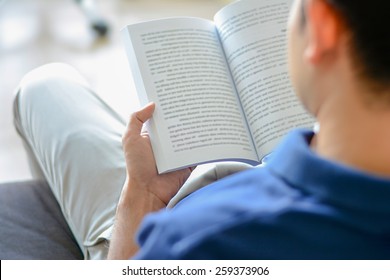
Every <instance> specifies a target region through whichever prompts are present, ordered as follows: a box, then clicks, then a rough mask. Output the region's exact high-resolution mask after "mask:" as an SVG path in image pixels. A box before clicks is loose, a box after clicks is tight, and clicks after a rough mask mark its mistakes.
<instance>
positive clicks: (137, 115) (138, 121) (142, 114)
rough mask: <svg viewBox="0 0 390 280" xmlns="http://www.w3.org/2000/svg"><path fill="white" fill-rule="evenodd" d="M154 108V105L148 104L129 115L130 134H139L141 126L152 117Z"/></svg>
mask: <svg viewBox="0 0 390 280" xmlns="http://www.w3.org/2000/svg"><path fill="white" fill-rule="evenodd" d="M155 107H156V106H155V104H154V103H149V104H148V105H146V106H145V107H143V108H142V109H141V110H139V111H137V112H134V113H133V114H132V115H131V117H130V122H129V130H130V131H131V133H135V134H138V135H139V134H140V133H141V130H142V126H143V124H144V123H145V122H146V121H147V120H148V119H150V118H151V117H152V115H153V112H154V109H155Z"/></svg>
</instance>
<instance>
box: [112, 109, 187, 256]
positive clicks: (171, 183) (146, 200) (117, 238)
mask: <svg viewBox="0 0 390 280" xmlns="http://www.w3.org/2000/svg"><path fill="white" fill-rule="evenodd" d="M154 108H155V105H154V104H153V103H151V104H149V105H147V106H146V107H144V108H143V109H141V110H140V111H137V112H135V113H134V114H132V116H131V119H130V122H129V124H128V126H127V130H126V132H125V134H124V136H123V139H122V144H123V150H124V153H125V159H126V167H127V180H126V183H125V185H124V187H123V190H122V194H121V197H120V201H119V204H118V208H117V214H116V222H115V226H114V231H113V235H112V239H111V242H110V250H109V253H108V258H119V259H125V258H130V257H131V256H132V255H134V254H135V253H136V251H137V250H138V247H137V245H136V244H135V240H134V237H135V233H136V231H137V228H138V226H139V224H140V222H141V221H142V219H143V218H144V216H145V215H146V214H148V213H150V212H153V211H157V210H159V209H161V208H164V207H165V206H166V205H167V204H168V202H169V200H170V199H171V198H172V197H173V196H174V195H175V194H176V193H177V191H178V190H179V188H180V187H181V186H182V185H183V184H184V182H185V181H186V180H187V178H188V177H189V176H190V174H191V169H189V168H187V169H184V170H179V171H175V172H171V173H167V174H162V175H160V174H158V172H157V168H156V163H155V159H154V156H153V151H152V148H151V145H150V141H149V136H148V134H147V133H146V132H143V131H142V128H143V125H144V123H145V122H146V121H147V120H148V119H150V118H151V116H152V114H153V112H154Z"/></svg>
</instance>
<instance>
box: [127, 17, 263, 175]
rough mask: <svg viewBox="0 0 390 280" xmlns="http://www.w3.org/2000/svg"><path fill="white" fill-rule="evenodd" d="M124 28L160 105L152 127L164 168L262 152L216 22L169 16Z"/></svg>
mask: <svg viewBox="0 0 390 280" xmlns="http://www.w3.org/2000/svg"><path fill="white" fill-rule="evenodd" d="M123 32H124V33H125V34H124V35H125V38H127V40H128V41H127V43H126V49H127V51H128V55H129V60H130V66H131V68H132V72H133V75H134V78H135V84H136V88H137V91H138V94H140V95H141V103H142V104H146V103H147V102H150V101H153V102H156V105H157V106H156V111H155V114H154V116H153V118H152V120H151V122H150V134H151V142H152V147H153V152H154V155H155V158H156V163H157V166H158V170H159V172H165V171H168V170H175V169H178V168H183V167H184V166H191V165H195V164H199V163H202V162H208V161H214V160H222V159H246V160H249V161H250V162H252V161H254V160H257V157H256V153H255V149H254V146H253V142H252V140H251V138H250V136H249V130H248V127H247V125H246V122H245V120H244V117H243V112H242V110H241V106H240V105H239V101H238V96H237V94H236V92H235V88H234V85H233V84H232V80H231V75H230V72H229V70H228V67H227V64H226V61H225V57H224V54H223V51H222V50H221V46H220V44H219V38H218V35H217V33H216V29H215V26H214V24H213V23H212V22H210V21H207V20H202V19H196V18H175V19H165V20H158V21H152V22H146V23H141V24H136V25H130V26H127V27H126V28H125V29H124V30H123Z"/></svg>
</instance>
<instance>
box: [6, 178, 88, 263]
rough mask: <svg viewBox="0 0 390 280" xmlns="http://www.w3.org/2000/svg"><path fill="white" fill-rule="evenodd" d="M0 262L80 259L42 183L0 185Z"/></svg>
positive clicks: (55, 203) (45, 184) (71, 238)
mask: <svg viewBox="0 0 390 280" xmlns="http://www.w3.org/2000/svg"><path fill="white" fill-rule="evenodd" d="M0 259H1V260H11V259H19V260H26V259H27V260H36V259H44V260H55V259H57V260H77V259H83V254H82V252H81V251H80V248H79V247H78V245H77V243H76V241H75V238H74V236H73V234H72V232H71V231H70V229H69V227H68V225H67V223H66V221H65V219H64V216H63V215H62V213H61V210H60V207H59V205H58V203H57V201H56V199H55V198H54V196H53V194H52V192H51V190H50V188H49V186H48V185H47V183H46V182H42V181H33V180H32V181H24V182H13V183H2V184H0Z"/></svg>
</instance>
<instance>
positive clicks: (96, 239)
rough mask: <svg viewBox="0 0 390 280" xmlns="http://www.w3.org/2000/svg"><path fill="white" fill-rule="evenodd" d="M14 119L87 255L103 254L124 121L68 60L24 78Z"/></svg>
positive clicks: (120, 170) (118, 185)
mask: <svg viewBox="0 0 390 280" xmlns="http://www.w3.org/2000/svg"><path fill="white" fill-rule="evenodd" d="M15 125H16V127H17V129H18V130H19V133H20V134H21V136H22V137H23V138H24V141H25V142H26V146H27V148H28V150H30V151H28V153H29V155H30V157H34V158H31V159H30V163H31V164H32V165H34V164H36V163H37V164H38V165H39V167H37V166H35V167H34V166H32V167H33V168H32V169H33V170H35V171H34V173H35V174H38V176H39V174H43V175H44V177H45V179H46V180H47V182H48V183H49V185H50V187H51V189H52V191H53V193H54V195H55V197H56V198H57V200H58V202H59V204H60V206H61V208H62V212H63V214H64V216H65V218H66V220H67V222H68V224H69V226H70V228H71V230H72V232H73V234H74V235H75V238H76V240H77V242H78V244H79V246H80V248H81V249H82V251H83V253H84V256H85V258H87V259H88V258H92V259H94V258H105V257H106V254H107V246H106V245H105V244H103V243H102V242H104V240H106V239H107V238H109V236H110V233H111V229H112V225H113V222H114V216H115V211H116V206H117V202H118V199H119V196H120V192H121V189H122V186H123V183H124V181H125V176H126V171H125V161H124V157H123V152H122V145H121V138H122V132H123V131H124V129H125V125H126V124H125V122H124V120H122V119H121V117H120V116H119V115H118V114H117V113H116V112H114V111H113V110H112V109H111V108H109V107H108V106H107V105H106V104H105V103H104V102H103V101H102V100H101V99H100V98H98V97H97V96H96V95H95V94H94V93H93V92H92V91H91V90H90V89H89V88H88V85H87V83H86V82H85V81H84V80H83V78H82V77H81V76H80V75H79V74H78V73H77V72H76V71H75V70H74V69H73V68H71V67H70V66H67V65H64V64H49V65H45V66H42V67H40V68H38V69H36V70H33V71H32V72H30V73H29V74H27V75H26V77H25V78H24V79H23V80H22V82H21V84H20V86H19V88H18V95H17V97H16V99H15Z"/></svg>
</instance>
